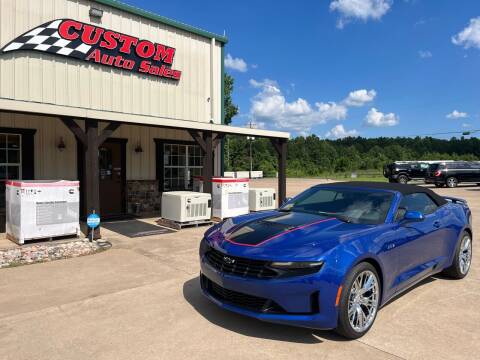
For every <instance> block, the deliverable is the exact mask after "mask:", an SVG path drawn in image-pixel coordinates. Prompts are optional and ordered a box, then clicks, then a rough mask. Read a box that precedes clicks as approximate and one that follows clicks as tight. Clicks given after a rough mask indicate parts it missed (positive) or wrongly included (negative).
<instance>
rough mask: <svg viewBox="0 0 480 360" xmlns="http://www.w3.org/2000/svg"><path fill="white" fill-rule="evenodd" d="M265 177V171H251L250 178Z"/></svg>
mask: <svg viewBox="0 0 480 360" xmlns="http://www.w3.org/2000/svg"><path fill="white" fill-rule="evenodd" d="M261 178H263V171H261V170H257V171H250V179H261Z"/></svg>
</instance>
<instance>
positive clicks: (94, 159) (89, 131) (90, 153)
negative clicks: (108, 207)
mask: <svg viewBox="0 0 480 360" xmlns="http://www.w3.org/2000/svg"><path fill="white" fill-rule="evenodd" d="M85 133H86V135H87V145H86V146H84V151H85V162H84V164H85V165H84V169H83V176H84V179H83V181H84V184H85V187H84V189H85V192H86V209H87V215H89V214H91V213H93V212H95V213H97V214H99V215H101V214H100V180H99V168H98V167H99V164H98V146H99V144H98V121H97V120H92V119H87V120H85ZM94 238H95V239H99V238H101V234H100V226H99V227H97V228H96V229H95V233H94Z"/></svg>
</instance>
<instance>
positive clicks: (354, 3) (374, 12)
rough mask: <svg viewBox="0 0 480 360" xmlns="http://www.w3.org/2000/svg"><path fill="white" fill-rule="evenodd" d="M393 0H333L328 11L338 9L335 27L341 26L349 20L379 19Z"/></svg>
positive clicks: (388, 8)
mask: <svg viewBox="0 0 480 360" xmlns="http://www.w3.org/2000/svg"><path fill="white" fill-rule="evenodd" d="M392 4H393V0H333V1H332V2H331V3H330V11H338V12H339V13H340V19H338V21H337V27H338V28H340V29H341V28H343V27H344V26H345V25H346V24H347V23H349V22H350V21H351V20H363V21H367V20H370V19H373V20H379V19H380V18H381V17H382V16H383V15H385V14H386V13H387V12H388V10H390V8H391V6H392Z"/></svg>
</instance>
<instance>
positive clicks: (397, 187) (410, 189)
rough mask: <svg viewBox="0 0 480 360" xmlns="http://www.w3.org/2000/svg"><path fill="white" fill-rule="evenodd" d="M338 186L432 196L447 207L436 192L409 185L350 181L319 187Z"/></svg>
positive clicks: (445, 201) (438, 203)
mask: <svg viewBox="0 0 480 360" xmlns="http://www.w3.org/2000/svg"><path fill="white" fill-rule="evenodd" d="M324 185H325V186H338V187H358V188H368V189H377V190H390V191H398V192H399V193H401V194H403V195H409V194H414V193H424V194H427V195H428V196H430V197H431V198H432V199H433V201H435V202H436V203H437V205H438V206H442V205H445V204H446V203H447V200H445V198H443V197H442V196H440V195H438V194H437V193H436V192H434V191H432V190H431V189H429V188H425V187H422V186H418V185H409V184H398V183H384V182H376V181H348V182H336V183H329V184H321V185H318V186H324Z"/></svg>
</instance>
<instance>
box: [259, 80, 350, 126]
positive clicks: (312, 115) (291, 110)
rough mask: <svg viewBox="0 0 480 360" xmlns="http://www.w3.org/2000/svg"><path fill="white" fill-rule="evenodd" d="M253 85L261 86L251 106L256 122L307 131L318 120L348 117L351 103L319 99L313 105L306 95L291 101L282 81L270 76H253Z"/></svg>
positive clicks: (317, 122) (319, 121)
mask: <svg viewBox="0 0 480 360" xmlns="http://www.w3.org/2000/svg"><path fill="white" fill-rule="evenodd" d="M250 85H251V86H252V87H254V88H257V89H260V92H259V93H258V94H257V95H255V96H254V97H253V98H252V100H251V102H252V104H251V107H250V117H251V118H252V119H253V120H255V121H256V122H263V123H267V124H273V125H274V126H275V127H277V128H281V129H289V130H292V131H295V132H298V133H301V134H307V133H309V132H310V131H311V128H312V127H313V126H315V125H317V124H324V123H326V122H327V121H330V120H343V119H345V118H346V117H347V112H348V109H347V107H346V106H345V105H343V104H339V103H336V102H316V103H315V104H314V105H311V104H309V102H308V101H307V100H305V99H302V98H297V99H296V100H294V101H291V102H289V101H287V99H286V98H285V96H284V95H283V93H282V91H281V90H280V87H279V86H278V84H277V83H276V82H275V81H273V80H270V79H265V80H263V81H257V80H254V79H251V80H250Z"/></svg>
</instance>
